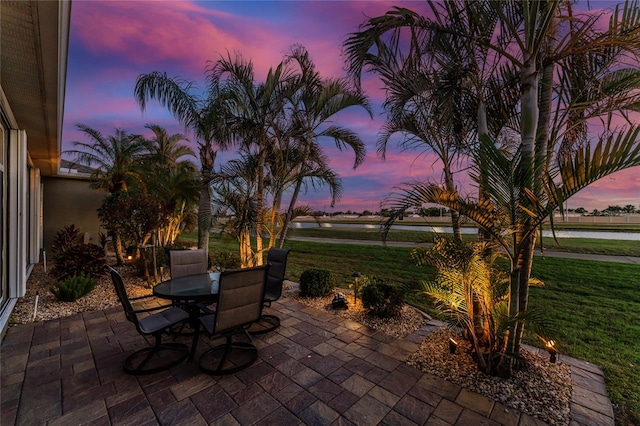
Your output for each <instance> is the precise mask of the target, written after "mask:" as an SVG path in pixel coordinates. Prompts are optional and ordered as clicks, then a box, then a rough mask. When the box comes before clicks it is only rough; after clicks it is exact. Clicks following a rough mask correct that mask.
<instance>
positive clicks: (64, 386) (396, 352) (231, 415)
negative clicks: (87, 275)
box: [0, 298, 613, 426]
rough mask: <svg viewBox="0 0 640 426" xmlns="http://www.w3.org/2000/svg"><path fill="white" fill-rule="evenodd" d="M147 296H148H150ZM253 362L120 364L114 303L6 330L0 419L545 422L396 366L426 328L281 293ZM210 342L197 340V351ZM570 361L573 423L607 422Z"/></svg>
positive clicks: (590, 377) (596, 375) (579, 365)
mask: <svg viewBox="0 0 640 426" xmlns="http://www.w3.org/2000/svg"><path fill="white" fill-rule="evenodd" d="M154 303H157V302H154ZM273 309H275V310H276V311H277V313H278V315H279V316H280V318H281V319H282V326H281V327H280V328H278V329H277V330H276V331H275V332H271V333H269V334H266V335H263V336H261V337H257V338H255V342H256V345H257V346H258V347H259V349H260V350H259V359H258V361H257V362H256V363H255V364H254V365H252V366H251V367H249V368H247V369H245V370H243V371H241V372H239V373H236V374H234V375H230V376H223V377H211V376H208V375H205V374H202V373H201V372H200V371H199V370H198V367H197V364H196V363H193V364H188V363H186V364H182V365H179V366H177V367H174V368H173V369H171V370H169V371H166V372H163V373H158V374H154V375H149V376H130V375H127V374H125V373H124V372H123V371H122V362H123V360H124V358H125V357H126V356H127V355H128V354H129V353H131V352H132V351H133V350H135V349H138V348H140V347H142V345H144V344H145V342H144V340H143V339H142V337H141V336H140V335H139V334H137V332H136V331H135V329H134V327H133V325H131V324H130V323H128V322H127V321H126V320H125V318H124V315H123V313H122V310H121V309H115V308H114V309H109V310H106V311H93V312H86V313H84V314H79V315H74V316H71V317H67V318H61V319H59V320H51V321H45V322H40V323H35V324H28V325H20V326H16V327H11V328H10V329H9V330H8V332H7V335H6V337H5V339H4V341H3V342H2V346H1V352H0V354H1V360H2V364H1V369H2V370H1V377H0V379H1V390H0V398H1V402H2V417H1V419H0V424H2V425H12V424H17V425H37V424H38V425H39V424H48V425H65V426H67V425H72V424H98V425H100V424H105V425H108V424H136V425H146V424H150V425H152V424H163V425H169V424H179V425H183V424H189V425H192V424H193V425H197V424H219V425H238V424H239V425H249V424H258V425H287V426H289V425H298V424H308V425H330V424H333V425H348V424H355V425H367V426H368V425H376V424H382V425H414V424H419V425H423V424H426V425H500V424H502V425H523V426H524V425H544V424H545V423H544V422H542V421H540V420H539V419H537V418H534V417H531V416H529V415H527V414H521V413H518V412H516V411H515V410H513V409H511V408H507V407H505V406H503V405H502V404H500V403H498V402H494V401H492V400H490V399H488V398H486V397H484V396H482V395H479V394H476V393H473V392H469V391H467V390H465V389H462V388H460V387H459V386H458V385H456V384H453V383H450V382H446V381H445V380H443V379H440V378H438V377H436V376H434V375H431V374H425V373H423V372H421V371H419V370H416V369H414V368H411V367H408V366H406V365H405V364H404V361H405V359H406V358H407V356H408V355H409V354H411V353H412V352H413V351H415V350H416V349H417V347H418V345H419V343H420V342H421V341H422V339H423V338H424V337H425V336H426V335H427V334H428V333H430V332H431V331H432V330H433V328H434V327H430V326H427V327H425V328H424V329H422V330H419V331H418V332H416V333H413V334H411V335H409V336H407V338H405V339H393V338H390V337H389V336H387V335H384V334H382V333H378V332H376V331H374V330H372V329H369V328H368V327H365V326H362V325H360V324H358V323H355V322H353V321H349V320H345V319H343V318H340V317H336V316H334V315H331V314H328V313H326V312H322V311H319V310H316V309H312V308H307V307H304V306H302V305H300V304H298V303H297V302H295V301H293V300H292V299H288V298H283V299H280V301H279V302H278V303H275V304H274V305H273ZM208 344H209V342H208V340H207V339H206V338H202V339H201V341H200V344H199V346H198V354H199V353H202V352H203V351H204V350H206V349H207V345H208ZM562 361H564V362H568V363H569V364H570V365H571V366H572V376H573V383H574V390H573V401H572V408H571V412H572V415H571V416H572V422H571V426H578V425H613V410H612V408H611V403H610V402H609V399H608V397H607V393H606V389H605V387H604V381H603V378H602V371H601V370H600V369H599V368H597V367H596V366H593V365H591V364H589V363H585V362H582V361H578V360H572V359H567V358H564V357H563V358H562Z"/></svg>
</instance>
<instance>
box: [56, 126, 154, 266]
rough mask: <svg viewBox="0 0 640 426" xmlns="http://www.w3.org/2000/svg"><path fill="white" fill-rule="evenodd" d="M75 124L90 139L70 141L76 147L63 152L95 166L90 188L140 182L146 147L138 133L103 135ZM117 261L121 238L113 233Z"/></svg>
mask: <svg viewBox="0 0 640 426" xmlns="http://www.w3.org/2000/svg"><path fill="white" fill-rule="evenodd" d="M76 127H77V128H78V129H79V130H80V131H81V132H82V133H84V134H85V135H87V136H88V137H89V139H90V142H78V141H75V142H73V146H75V147H77V148H78V149H74V150H70V151H65V153H66V154H70V155H73V156H75V160H74V161H76V162H78V163H80V164H83V165H85V166H88V167H92V168H93V169H94V171H93V173H92V183H91V187H92V188H98V189H106V190H107V191H108V192H109V193H110V194H115V193H117V192H120V191H126V190H127V189H128V188H130V187H133V186H135V185H136V184H137V183H138V182H140V174H141V165H142V159H143V158H144V156H145V155H146V154H147V153H148V150H149V146H148V145H147V143H146V141H145V140H144V139H143V138H142V137H141V136H140V135H130V134H128V133H127V132H126V131H124V130H121V129H116V130H115V135H113V136H107V137H105V136H104V135H103V134H102V133H101V132H100V131H98V130H96V129H92V128H91V127H88V126H85V125H83V124H78V125H76ZM113 241H114V249H115V252H116V259H117V261H118V264H121V263H122V262H123V261H124V254H123V251H122V243H121V237H120V235H119V234H118V233H117V232H116V233H114V234H113Z"/></svg>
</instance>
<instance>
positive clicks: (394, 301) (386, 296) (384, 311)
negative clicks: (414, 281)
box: [361, 277, 404, 318]
mask: <svg viewBox="0 0 640 426" xmlns="http://www.w3.org/2000/svg"><path fill="white" fill-rule="evenodd" d="M364 281H365V282H364V283H363V287H362V296H361V297H362V305H363V306H364V307H365V309H367V310H368V311H369V313H371V314H373V315H376V316H378V317H381V318H389V317H392V316H394V315H396V314H397V313H398V311H399V310H400V308H401V307H402V303H403V302H404V292H403V291H402V289H401V288H400V287H398V286H395V285H393V284H389V283H385V282H384V281H382V280H381V279H380V278H377V277H365V280H364Z"/></svg>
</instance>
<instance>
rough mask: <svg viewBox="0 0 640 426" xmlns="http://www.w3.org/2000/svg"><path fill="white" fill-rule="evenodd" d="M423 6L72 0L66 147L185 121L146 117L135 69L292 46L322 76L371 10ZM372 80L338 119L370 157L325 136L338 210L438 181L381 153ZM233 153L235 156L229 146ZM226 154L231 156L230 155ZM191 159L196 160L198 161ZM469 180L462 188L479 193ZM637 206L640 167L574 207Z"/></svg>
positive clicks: (176, 67) (406, 159)
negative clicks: (360, 157) (117, 131)
mask: <svg viewBox="0 0 640 426" xmlns="http://www.w3.org/2000/svg"><path fill="white" fill-rule="evenodd" d="M394 5H396V6H401V7H408V8H411V9H414V10H418V11H419V10H426V4H425V2H424V1H395V2H391V1H284V2H276V1H256V2H249V1H215V2H213V1H198V2H193V1H175V2H174V1H93V0H92V1H79V0H78V1H74V2H73V3H72V18H71V35H70V37H71V42H70V46H69V64H68V75H67V92H66V104H65V118H64V131H63V149H70V148H71V141H75V140H80V141H86V139H85V138H84V136H83V135H82V134H79V133H78V132H77V131H76V130H75V124H77V123H82V124H85V125H88V126H90V127H93V128H96V129H99V130H101V131H102V132H103V133H104V134H106V135H109V134H112V133H113V131H114V128H116V127H117V128H122V129H124V130H126V131H128V132H130V133H141V134H145V135H146V134H148V133H149V132H148V131H147V129H145V128H144V125H145V124H147V123H155V124H160V125H162V126H164V127H166V128H167V129H168V130H169V131H170V132H176V133H177V132H182V131H183V129H181V128H180V126H179V125H177V123H176V122H175V120H174V119H173V118H172V117H171V116H170V115H169V114H168V113H167V112H166V111H165V110H164V109H163V108H162V107H160V106H158V105H157V104H155V103H152V104H151V105H149V107H148V109H147V111H146V112H145V114H144V115H143V114H142V113H141V112H140V109H139V108H138V106H137V104H136V103H135V101H134V99H133V87H134V85H135V80H136V77H137V76H138V75H139V74H142V73H149V72H152V71H163V72H167V73H168V74H169V75H170V76H179V77H183V78H187V79H191V80H194V81H195V82H196V83H198V84H200V85H203V84H204V70H205V66H206V64H207V61H215V60H217V59H218V58H219V57H220V55H221V54H222V55H226V54H227V52H230V53H232V54H234V53H235V52H239V53H241V54H242V55H243V57H245V58H247V59H251V60H252V61H253V62H254V64H255V68H256V71H257V78H258V79H262V78H263V77H264V76H265V75H266V72H267V70H268V69H269V67H273V66H276V65H277V64H278V63H279V62H280V60H281V59H282V57H283V55H284V54H285V53H286V52H287V51H288V50H289V48H290V46H292V45H294V44H301V45H303V46H305V47H306V48H307V50H308V51H309V53H310V55H311V58H312V59H313V60H314V62H315V63H316V66H317V68H318V70H319V72H320V73H321V75H323V76H326V77H329V76H331V77H343V76H345V75H346V73H345V71H344V64H343V61H342V57H341V48H342V42H343V41H344V39H345V38H346V36H347V35H348V34H349V33H350V32H354V31H357V29H358V25H359V24H361V23H363V22H364V21H365V20H366V18H367V17H373V16H379V15H382V14H384V12H386V11H387V10H389V9H390V8H391V6H394ZM378 86H379V85H378V84H377V82H375V81H370V82H367V83H366V84H365V85H364V87H365V89H366V90H367V95H368V96H369V97H370V99H371V103H372V105H373V106H374V110H375V113H376V116H375V118H374V120H370V119H369V117H368V115H367V114H366V112H364V111H363V110H360V109H353V110H349V111H346V112H344V113H343V114H341V115H340V116H339V117H338V119H337V121H338V122H339V123H340V124H341V125H342V126H345V127H347V128H350V129H351V130H353V131H355V132H357V133H358V134H359V135H360V137H361V138H362V139H363V140H364V141H365V142H366V144H367V147H368V153H367V158H366V161H365V162H364V164H363V165H361V166H360V167H359V168H358V169H356V170H353V167H352V166H353V154H352V153H349V152H346V151H345V152H342V153H341V152H339V151H337V150H336V149H335V147H334V146H333V144H332V142H331V141H326V142H325V143H324V146H325V147H326V152H327V154H329V155H330V158H331V165H332V167H333V168H334V169H335V170H336V171H338V173H339V174H340V176H341V177H342V179H343V186H344V191H343V197H342V199H341V200H340V201H339V202H338V204H337V205H336V207H335V208H334V211H338V210H342V211H346V210H354V211H362V210H364V209H369V210H372V209H376V210H377V209H378V208H379V202H380V200H382V199H383V198H384V196H385V194H387V193H389V192H390V191H393V190H394V186H397V185H399V184H401V183H403V182H412V181H416V180H425V179H432V180H439V179H440V175H441V170H440V166H439V164H438V163H437V162H435V159H434V157H433V155H423V156H421V157H419V158H417V153H416V152H412V151H410V152H400V150H399V149H397V148H396V147H395V144H390V145H389V150H388V152H387V157H386V160H385V161H382V160H381V159H380V158H379V157H378V156H377V155H376V148H375V142H376V139H377V133H378V130H379V129H380V127H381V125H382V122H383V117H382V115H381V111H382V109H381V102H382V99H383V93H382V91H380V90H376V88H377V87H378ZM228 155H231V154H228ZM228 155H227V156H225V157H227V158H228ZM194 160H195V159H194ZM459 181H460V182H464V183H465V185H464V187H462V188H461V190H462V192H466V193H469V192H474V191H473V190H472V189H471V188H469V187H468V185H466V183H467V182H468V179H467V178H466V177H465V176H462V175H460V176H459ZM301 201H302V202H303V203H307V204H309V205H310V206H311V207H312V208H314V209H323V208H325V206H326V209H327V210H329V194H328V192H320V193H308V194H306V195H304V196H303V197H302V200H301ZM616 204H618V205H623V206H624V205H626V204H633V205H635V206H636V207H638V206H639V205H640V170H638V169H637V168H636V169H634V170H628V171H625V172H621V173H618V174H616V175H614V176H612V177H609V178H605V179H603V180H602V181H600V182H598V183H597V184H594V185H592V186H591V187H589V188H588V189H586V190H584V191H582V192H580V193H579V194H577V195H576V196H574V197H573V198H572V199H571V200H570V201H569V207H570V208H575V207H579V206H582V207H585V208H587V209H588V210H592V209H594V208H597V209H603V208H606V207H607V206H608V205H616Z"/></svg>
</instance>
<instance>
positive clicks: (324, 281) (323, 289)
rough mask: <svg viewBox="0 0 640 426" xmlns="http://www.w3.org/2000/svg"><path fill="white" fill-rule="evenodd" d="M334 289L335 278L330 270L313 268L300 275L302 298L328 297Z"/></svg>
mask: <svg viewBox="0 0 640 426" xmlns="http://www.w3.org/2000/svg"><path fill="white" fill-rule="evenodd" d="M334 287H335V278H334V277H333V274H332V273H331V271H329V270H326V269H314V268H311V269H306V270H305V271H304V272H302V274H301V275H300V296H302V297H320V296H326V295H328V294H329V293H331V291H332V290H333V288H334Z"/></svg>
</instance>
